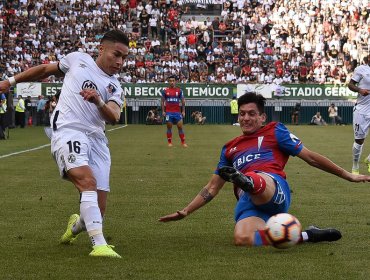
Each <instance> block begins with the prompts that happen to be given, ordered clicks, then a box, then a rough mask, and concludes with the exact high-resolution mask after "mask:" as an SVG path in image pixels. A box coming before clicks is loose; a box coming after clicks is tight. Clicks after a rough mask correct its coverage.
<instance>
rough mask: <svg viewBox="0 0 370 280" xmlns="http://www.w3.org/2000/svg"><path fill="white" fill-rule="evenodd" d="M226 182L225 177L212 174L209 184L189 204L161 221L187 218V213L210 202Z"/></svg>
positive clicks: (160, 219)
mask: <svg viewBox="0 0 370 280" xmlns="http://www.w3.org/2000/svg"><path fill="white" fill-rule="evenodd" d="M224 184H225V181H224V179H222V178H221V177H220V176H218V175H212V178H211V180H210V181H209V182H208V184H207V185H206V186H205V187H204V188H203V189H202V190H201V191H200V192H199V193H198V194H197V196H196V197H195V198H194V199H193V200H192V201H191V202H190V203H189V204H188V206H186V207H185V208H184V209H182V210H180V211H176V212H175V213H173V214H169V215H166V216H163V217H161V218H159V221H160V222H170V221H177V220H181V219H183V218H185V217H186V216H187V215H189V214H191V213H193V212H194V211H196V210H197V209H199V208H201V207H203V206H204V205H206V204H207V203H208V202H210V201H211V200H212V199H213V198H214V197H215V196H216V195H217V194H218V192H219V191H220V190H221V188H222V187H223V185H224Z"/></svg>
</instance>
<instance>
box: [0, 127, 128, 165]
mask: <svg viewBox="0 0 370 280" xmlns="http://www.w3.org/2000/svg"><path fill="white" fill-rule="evenodd" d="M126 126H127V125H122V126H119V127H115V128H111V129H108V130H107V132H110V131H113V130H117V129H121V128H125V127H126ZM46 147H50V144H45V145H41V146H38V147H35V148H32V149H27V150H23V151H19V152H14V153H10V154H6V155H0V159H2V158H7V157H11V156H16V155H19V154H24V153H28V152H32V151H37V150H40V149H43V148H46Z"/></svg>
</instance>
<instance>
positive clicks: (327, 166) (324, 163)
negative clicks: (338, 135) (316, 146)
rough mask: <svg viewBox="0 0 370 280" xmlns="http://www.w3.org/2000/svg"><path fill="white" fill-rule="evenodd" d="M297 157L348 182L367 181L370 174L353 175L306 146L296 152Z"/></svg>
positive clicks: (369, 178) (369, 179)
mask: <svg viewBox="0 0 370 280" xmlns="http://www.w3.org/2000/svg"><path fill="white" fill-rule="evenodd" d="M298 157H299V158H301V159H303V160H304V161H305V162H307V163H308V164H309V165H311V166H314V167H316V168H318V169H321V170H323V171H326V172H328V173H331V174H334V175H336V176H338V177H340V178H343V179H345V180H347V181H350V182H369V181H370V176H366V175H355V174H352V173H350V172H348V171H347V170H345V169H343V168H342V167H340V166H338V165H337V164H335V163H334V162H332V161H331V160H330V159H328V158H326V157H324V156H322V155H320V154H318V153H316V152H313V151H310V150H309V149H307V148H305V147H304V148H303V149H302V151H301V152H300V153H299V154H298Z"/></svg>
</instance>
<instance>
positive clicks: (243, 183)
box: [219, 166, 254, 192]
mask: <svg viewBox="0 0 370 280" xmlns="http://www.w3.org/2000/svg"><path fill="white" fill-rule="evenodd" d="M219 175H220V177H221V178H222V179H224V180H225V181H228V182H231V183H233V184H235V185H236V186H237V187H239V188H241V189H242V190H243V191H245V192H253V191H254V184H253V179H252V178H250V177H249V176H245V175H244V174H242V173H241V172H240V171H238V170H236V169H235V168H234V167H230V166H223V167H221V168H220V169H219Z"/></svg>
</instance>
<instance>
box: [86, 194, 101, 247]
mask: <svg viewBox="0 0 370 280" xmlns="http://www.w3.org/2000/svg"><path fill="white" fill-rule="evenodd" d="M80 212H81V220H83V221H84V222H85V226H86V230H87V233H88V234H89V236H90V239H91V242H92V244H93V246H94V245H106V244H107V242H106V241H105V238H104V236H103V221H102V217H101V213H100V209H99V206H98V194H97V192H95V191H85V192H82V193H81V203H80Z"/></svg>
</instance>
